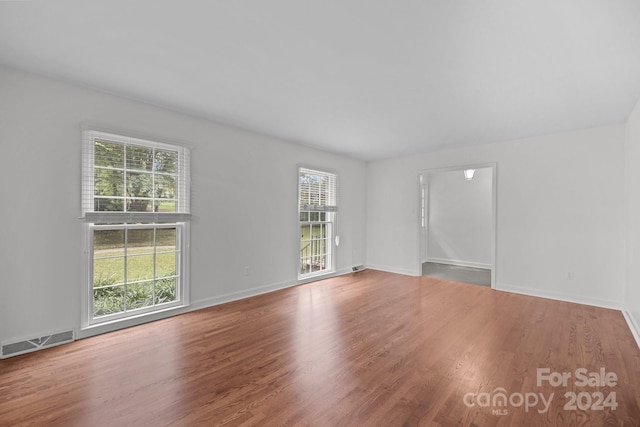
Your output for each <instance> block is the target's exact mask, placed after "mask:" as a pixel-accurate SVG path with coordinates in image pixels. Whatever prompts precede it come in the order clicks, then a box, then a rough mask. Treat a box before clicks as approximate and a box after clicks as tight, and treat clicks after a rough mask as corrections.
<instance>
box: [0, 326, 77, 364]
mask: <svg viewBox="0 0 640 427" xmlns="http://www.w3.org/2000/svg"><path fill="white" fill-rule="evenodd" d="M73 340H74V337H73V331H65V332H58V333H56V334H51V335H45V336H43V337H40V338H32V339H29V340H24V341H18V342H14V343H10V344H2V352H0V359H4V358H7V357H11V356H17V355H19V354H24V353H30V352H32V351H36V350H42V349H43V348H49V347H54V346H56V345H59V344H65V343H68V342H71V341H73Z"/></svg>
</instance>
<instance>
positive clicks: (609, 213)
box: [367, 125, 625, 307]
mask: <svg viewBox="0 0 640 427" xmlns="http://www.w3.org/2000/svg"><path fill="white" fill-rule="evenodd" d="M624 130H625V127H624V125H615V126H607V127H599V128H594V129H587V130H580V131H575V132H569V133H562V134H554V135H548V136H541V137H537V138H530V139H525V140H518V141H511V142H505V143H499V144H490V145H484V146H478V147H472V148H464V149H457V150H447V151H440V152H434V153H425V154H422V155H416V156H411V157H403V158H398V159H390V160H382V161H377V162H372V163H370V164H369V166H368V168H367V176H368V178H367V182H368V192H367V229H368V233H367V238H368V240H367V264H368V266H369V267H372V268H379V269H384V270H388V271H395V272H400V273H406V274H413V275H419V274H420V270H419V262H418V260H419V257H418V254H419V237H418V236H419V233H418V232H417V227H418V215H419V211H418V206H419V204H418V197H417V194H418V185H419V184H418V180H417V178H416V177H417V174H418V171H419V170H424V169H436V168H446V167H454V166H459V165H467V164H474V163H493V162H496V163H497V172H496V175H497V195H496V196H497V242H496V245H497V254H496V270H497V271H496V273H497V276H496V287H497V289H510V290H513V291H517V292H522V293H529V294H534V295H540V296H548V297H554V298H558V299H566V300H570V301H580V302H584V303H591V304H597V305H604V306H613V307H620V306H621V304H622V301H623V298H624V266H625V264H624V245H623V242H624V234H623V186H622V185H621V183H622V182H623V167H624V157H623V145H624V143H623V141H624ZM570 273H572V274H570Z"/></svg>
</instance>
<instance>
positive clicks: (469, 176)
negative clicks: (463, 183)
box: [464, 169, 476, 181]
mask: <svg viewBox="0 0 640 427" xmlns="http://www.w3.org/2000/svg"><path fill="white" fill-rule="evenodd" d="M475 173H476V170H475V169H465V170H464V179H466V180H467V181H471V180H472V179H473V175H474V174H475Z"/></svg>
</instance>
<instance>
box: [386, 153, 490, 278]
mask: <svg viewBox="0 0 640 427" xmlns="http://www.w3.org/2000/svg"><path fill="white" fill-rule="evenodd" d="M483 168H490V169H491V265H490V266H489V267H488V268H490V269H491V288H492V289H497V283H496V278H497V277H498V276H497V258H498V257H497V251H498V249H497V242H498V163H497V162H491V163H475V164H466V165H458V166H450V167H444V168H435V169H421V170H419V171H418V180H417V184H418V191H417V194H418V210H417V212H421V210H422V189H423V188H426V190H427V195H426V199H427V200H428V198H429V196H428V193H429V185H428V181H429V174H430V173H441V172H452V171H458V170H464V169H483ZM426 215H427V226H426V227H423V226H422V218H421V215H420V214H418V215H417V221H416V223H417V233H418V234H417V235H418V236H419V237H418V240H419V242H418V248H417V249H418V250H417V257H416V265H417V267H416V270H417V271H419V272H420V274H419V275H421V274H422V263H423V259H424V258H426V259H429V253H428V251H427V247H428V242H427V233H428V218H429V206H428V205H427V212H426ZM482 268H485V267H482ZM385 271H387V270H385ZM391 272H393V271H392V270H391ZM400 274H403V273H400Z"/></svg>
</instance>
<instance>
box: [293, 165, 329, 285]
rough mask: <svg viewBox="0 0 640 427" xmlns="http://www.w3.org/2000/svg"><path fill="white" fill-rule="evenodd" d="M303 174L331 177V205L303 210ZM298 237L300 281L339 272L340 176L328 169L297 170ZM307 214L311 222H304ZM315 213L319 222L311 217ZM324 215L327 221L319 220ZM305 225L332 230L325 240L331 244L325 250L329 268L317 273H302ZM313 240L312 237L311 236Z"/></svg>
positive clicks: (299, 166) (300, 167) (300, 168)
mask: <svg viewBox="0 0 640 427" xmlns="http://www.w3.org/2000/svg"><path fill="white" fill-rule="evenodd" d="M303 173H307V174H317V175H320V176H326V177H330V179H331V180H332V183H333V189H332V192H331V193H332V197H333V200H330V202H331V203H330V204H326V205H322V206H321V205H306V206H307V207H308V208H309V209H303V204H302V200H301V196H302V194H301V184H300V180H301V177H302V174H303ZM297 187H298V189H297V200H296V201H297V208H298V209H297V224H296V225H297V235H298V236H299V238H298V241H297V247H298V262H297V270H298V280H306V279H311V278H314V277H319V276H325V275H329V274H334V273H335V272H336V270H337V268H336V260H337V256H336V254H337V247H338V244H337V241H338V239H339V237H338V203H339V202H338V199H339V197H338V190H339V185H338V174H337V173H336V172H334V171H330V170H326V169H318V168H314V167H307V166H303V165H298V168H297ZM304 212H307V213H309V220H307V221H302V220H301V214H302V213H304ZM313 213H317V214H318V220H312V219H311V215H312V214H313ZM322 213H324V215H325V220H324V221H321V220H319V217H320V215H321V214H322ZM303 225H311V226H315V225H324V226H326V227H327V228H328V229H329V230H330V234H331V235H330V236H329V237H326V238H325V241H326V242H327V243H328V244H329V247H328V248H325V255H326V257H327V258H326V260H327V261H328V263H329V264H330V265H329V267H328V268H323V269H321V270H317V271H309V272H307V273H303V272H302V253H301V252H302V249H301V242H302V240H301V239H302V237H301V229H302V227H303ZM310 239H311V236H310Z"/></svg>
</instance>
